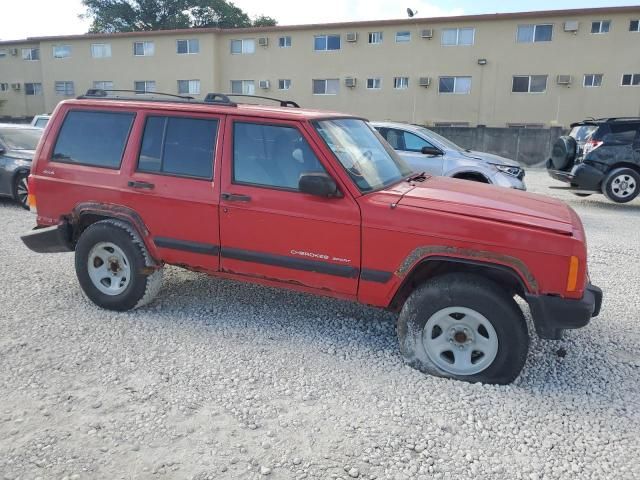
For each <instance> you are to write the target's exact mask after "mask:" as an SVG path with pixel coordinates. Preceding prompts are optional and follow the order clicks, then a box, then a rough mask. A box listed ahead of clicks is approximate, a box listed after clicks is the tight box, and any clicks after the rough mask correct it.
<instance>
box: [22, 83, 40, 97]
mask: <svg viewBox="0 0 640 480" xmlns="http://www.w3.org/2000/svg"><path fill="white" fill-rule="evenodd" d="M24 93H25V95H30V96H31V95H42V84H41V83H25V84H24Z"/></svg>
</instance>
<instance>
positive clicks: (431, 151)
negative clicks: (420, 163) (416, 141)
mask: <svg viewBox="0 0 640 480" xmlns="http://www.w3.org/2000/svg"><path fill="white" fill-rule="evenodd" d="M420 152H421V153H422V154H423V155H442V152H441V151H440V150H439V149H437V148H436V147H422V150H420Z"/></svg>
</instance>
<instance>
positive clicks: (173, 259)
mask: <svg viewBox="0 0 640 480" xmlns="http://www.w3.org/2000/svg"><path fill="white" fill-rule="evenodd" d="M223 126H224V125H223V122H222V121H221V117H219V116H211V115H198V114H182V113H171V114H165V113H163V112H158V113H151V112H149V113H147V114H146V115H145V116H144V118H140V119H139V121H138V123H137V124H136V130H135V131H134V132H133V135H138V136H139V137H140V142H139V145H140V147H139V150H138V152H136V153H137V158H135V159H134V161H133V162H131V171H130V173H129V175H128V177H127V182H126V187H125V192H126V194H125V195H126V197H127V198H126V200H125V205H135V209H136V211H137V212H138V213H139V215H140V216H141V217H142V220H143V221H144V223H145V225H146V226H147V228H148V229H149V231H150V233H151V236H152V238H153V242H154V243H155V245H156V247H157V248H158V249H159V251H160V253H161V256H162V259H163V260H164V261H166V262H167V263H171V264H177V265H184V266H187V267H190V268H194V269H203V270H208V271H217V270H218V269H219V256H218V254H219V245H220V236H219V232H220V231H219V225H218V198H219V189H218V188H217V184H216V181H214V174H215V178H216V179H217V178H218V177H219V174H218V172H214V163H215V152H216V151H217V150H218V149H219V146H220V145H221V143H222V140H221V139H222V135H221V133H220V132H219V131H220V130H221V128H222V127H223Z"/></svg>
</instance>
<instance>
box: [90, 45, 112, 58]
mask: <svg viewBox="0 0 640 480" xmlns="http://www.w3.org/2000/svg"><path fill="white" fill-rule="evenodd" d="M91 56H92V57H93V58H107V57H110V56H111V44H110V43H92V44H91Z"/></svg>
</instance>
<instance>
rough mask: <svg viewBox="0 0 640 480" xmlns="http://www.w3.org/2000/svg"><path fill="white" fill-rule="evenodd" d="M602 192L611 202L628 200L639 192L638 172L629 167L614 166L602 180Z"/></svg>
mask: <svg viewBox="0 0 640 480" xmlns="http://www.w3.org/2000/svg"><path fill="white" fill-rule="evenodd" d="M602 193H604V194H605V196H606V197H607V198H608V199H609V200H611V201H612V202H616V203H627V202H630V201H631V200H633V199H634V198H636V197H637V196H638V194H639V193H640V174H639V173H638V172H636V171H635V170H632V169H630V168H616V169H615V170H612V171H611V173H609V175H607V178H605V180H604V182H602Z"/></svg>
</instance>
